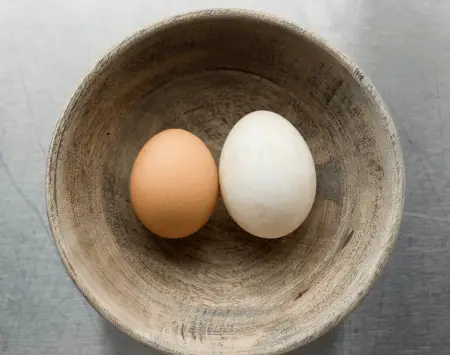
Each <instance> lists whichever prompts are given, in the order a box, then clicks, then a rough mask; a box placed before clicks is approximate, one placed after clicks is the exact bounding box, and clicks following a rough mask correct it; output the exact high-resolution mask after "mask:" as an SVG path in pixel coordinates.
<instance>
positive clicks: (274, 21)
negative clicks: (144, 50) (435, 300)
mask: <svg viewBox="0 0 450 355" xmlns="http://www.w3.org/2000/svg"><path fill="white" fill-rule="evenodd" d="M224 18H227V19H243V20H245V19H251V20H257V21H261V22H264V23H267V24H271V25H275V26H278V27H281V28H284V29H287V30H289V31H291V32H293V33H294V34H296V35H298V36H301V37H303V38H304V39H305V40H307V41H309V42H310V43H312V44H313V45H315V46H317V47H319V48H321V49H322V50H324V51H325V52H326V53H327V54H328V55H331V56H333V57H334V58H335V60H336V61H337V62H338V63H339V64H340V65H341V66H342V67H343V68H344V69H346V70H347V71H348V73H349V74H350V75H351V76H352V77H353V78H354V79H355V81H356V82H357V83H358V84H359V86H360V87H361V89H362V90H363V92H364V93H365V94H366V96H367V98H368V99H369V100H370V102H371V104H373V106H374V107H375V109H376V110H377V112H378V113H379V114H380V116H383V117H385V120H386V124H385V129H386V131H387V132H388V133H389V134H390V139H391V143H392V152H393V157H394V158H395V160H396V163H397V175H398V177H399V186H398V191H400V193H399V196H398V198H397V199H396V203H395V204H394V205H393V206H392V210H391V212H392V213H391V216H393V218H392V221H393V223H392V225H390V226H388V228H387V230H386V233H390V235H391V236H390V238H389V240H388V243H386V245H385V246H384V249H383V250H382V253H381V256H380V258H379V260H378V261H377V262H376V263H375V265H374V268H373V272H372V274H371V275H370V276H369V277H368V278H367V279H365V280H364V281H365V282H363V283H361V284H360V285H358V287H359V289H356V290H355V292H353V293H352V296H351V297H349V298H348V299H346V300H345V301H343V304H342V307H340V308H339V311H338V312H333V313H330V315H329V316H328V317H327V319H326V320H324V321H323V322H322V323H321V324H320V326H318V327H315V328H314V329H312V330H311V331H310V332H309V333H310V334H305V333H295V334H294V335H293V336H292V337H291V339H289V340H288V341H283V342H282V343H280V344H278V345H276V346H272V347H270V348H263V349H258V353H259V354H260V355H269V354H270V355H273V354H282V353H285V352H287V351H290V350H293V349H295V348H297V347H300V346H302V345H305V344H307V343H309V342H311V341H313V340H315V339H317V338H318V337H320V336H322V335H323V334H325V333H326V332H327V331H329V330H330V329H331V328H333V327H334V326H336V325H337V324H339V323H340V322H341V321H342V320H343V319H344V318H345V317H346V316H347V315H348V314H350V313H351V312H352V311H353V310H354V309H355V308H356V307H357V306H358V305H359V304H360V303H361V302H362V300H363V299H364V298H365V296H366V295H367V293H368V292H369V290H370V288H371V287H372V285H373V284H374V283H375V281H376V280H377V279H378V277H379V276H380V274H381V271H382V269H383V267H384V266H385V264H386V263H387V260H388V258H389V256H390V254H391V253H392V250H393V246H394V244H395V241H396V239H397V235H398V231H399V228H400V224H401V220H402V214H403V206H404V200H405V170H404V161H403V154H402V149H401V145H400V139H399V136H398V133H397V130H396V128H395V126H394V122H393V119H392V117H391V115H390V113H389V111H388V109H387V107H386V105H385V104H384V102H383V100H382V98H381V96H380V94H379V93H378V91H377V90H376V89H375V87H374V86H373V84H372V82H371V81H370V80H369V79H368V78H367V76H366V75H365V74H364V72H363V71H362V70H361V69H360V68H359V67H358V66H357V65H356V64H354V63H353V62H352V61H351V60H350V59H349V58H348V57H347V56H345V55H344V54H343V53H342V52H341V51H340V50H339V49H337V48H335V47H334V46H332V45H331V44H329V43H328V42H327V41H326V40H325V39H323V38H321V37H320V36H319V35H317V34H315V33H313V32H312V31H309V30H307V29H304V28H301V27H300V26H298V25H297V24H295V23H294V22H291V21H288V20H285V19H282V18H279V17H278V16H275V15H272V14H268V13H264V12H260V11H254V10H248V9H239V8H217V9H203V10H197V11H191V12H186V13H181V14H177V15H174V16H171V17H168V18H165V19H162V20H160V21H157V22H155V23H154V24H152V25H150V26H148V27H145V28H143V29H141V30H139V31H136V32H135V33H133V34H132V35H131V36H129V37H127V38H126V39H124V40H123V41H122V42H120V43H119V44H118V45H116V46H114V47H113V48H112V49H110V50H109V51H108V52H107V53H106V54H105V55H104V56H103V57H102V58H101V59H100V60H99V61H97V62H96V64H94V66H93V67H92V68H91V69H90V71H89V72H88V74H87V75H86V76H85V77H84V79H83V80H82V81H81V83H80V84H79V86H78V87H77V88H76V90H75V92H74V93H73V95H72V96H71V97H70V98H69V100H68V104H67V105H66V108H65V110H64V111H63V113H62V115H61V116H60V118H59V119H58V121H57V122H56V125H55V128H54V131H53V136H52V139H51V142H50V147H49V151H48V157H47V165H46V177H45V188H46V203H47V216H48V220H49V226H50V230H51V234H52V236H53V239H54V241H55V244H56V247H57V249H58V252H59V255H60V258H61V260H62V262H63V264H64V266H65V268H66V270H67V272H68V273H69V276H70V277H71V279H72V281H73V282H74V283H75V285H76V287H77V288H78V289H79V291H80V292H81V294H82V295H83V296H84V297H85V299H86V300H87V301H88V302H89V303H90V304H91V306H92V307H93V308H94V309H95V310H96V311H97V312H98V313H99V314H100V315H101V316H103V317H104V318H105V319H106V320H108V321H109V322H111V323H112V324H114V325H115V326H116V327H117V328H119V329H120V330H121V331H122V332H124V333H126V334H128V335H129V336H131V337H132V338H134V339H135V340H137V341H139V342H141V343H143V344H145V345H147V346H151V347H153V348H154V349H156V350H158V351H160V352H163V353H166V354H184V352H183V349H182V348H178V347H167V346H165V345H164V344H163V343H162V342H161V341H160V339H159V338H158V337H152V336H149V335H148V334H143V333H140V332H137V331H135V330H133V329H131V328H130V327H129V326H128V325H127V324H126V323H125V322H123V321H122V320H121V319H118V318H117V317H115V316H114V315H113V314H111V313H110V312H109V310H108V307H107V306H106V305H105V304H103V302H102V300H100V299H97V298H96V297H95V296H94V295H93V293H91V291H90V289H89V288H88V287H87V286H86V285H85V284H84V282H83V280H82V279H81V278H80V277H79V276H78V274H77V272H76V270H75V269H74V268H73V266H72V265H71V263H70V260H69V258H68V257H67V255H66V253H65V250H64V246H63V245H62V243H64V238H63V237H62V235H61V233H60V229H59V222H58V208H57V202H56V183H55V180H56V174H57V161H58V156H59V151H60V147H61V143H62V139H63V136H64V133H65V131H66V129H67V127H68V125H69V123H70V122H69V121H70V114H71V111H72V110H73V108H74V107H75V106H76V103H77V101H78V100H79V98H80V95H81V93H82V92H83V91H84V90H85V89H86V88H87V87H88V86H89V85H90V84H91V83H92V81H93V79H94V77H95V75H96V73H97V72H99V71H101V70H102V69H103V68H104V67H105V66H106V65H108V64H109V63H110V62H111V61H112V60H113V59H114V58H115V57H116V56H118V55H120V54H121V53H122V52H123V51H125V50H126V49H127V48H129V46H131V45H133V43H134V42H135V41H136V40H139V39H140V38H142V37H143V36H147V35H150V34H152V33H155V32H157V31H159V30H163V29H165V28H166V27H170V26H173V25H177V24H180V23H183V22H188V21H191V20H195V19H209V20H214V19H224ZM218 353H222V352H220V351H219V352H218Z"/></svg>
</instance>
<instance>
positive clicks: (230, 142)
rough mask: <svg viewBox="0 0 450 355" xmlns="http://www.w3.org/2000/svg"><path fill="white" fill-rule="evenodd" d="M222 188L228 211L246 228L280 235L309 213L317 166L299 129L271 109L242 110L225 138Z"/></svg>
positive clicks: (268, 235)
mask: <svg viewBox="0 0 450 355" xmlns="http://www.w3.org/2000/svg"><path fill="white" fill-rule="evenodd" d="M219 179H220V189H221V194H222V198H223V201H224V203H225V206H226V208H227V210H228V212H229V213H230V215H231V217H232V218H233V219H234V220H235V221H236V223H237V224H239V225H240V226H241V227H242V228H243V229H245V230H246V231H247V232H249V233H251V234H253V235H255V236H258V237H262V238H279V237H282V236H285V235H287V234H289V233H291V232H292V231H294V230H295V229H296V228H297V227H299V226H300V224H301V223H302V222H303V221H304V220H305V219H306V217H307V216H308V214H309V212H310V210H311V208H312V206H313V203H314V198H315V195H316V171H315V167H314V161H313V158H312V155H311V152H310V150H309V148H308V146H307V144H306V142H305V140H304V139H303V137H302V136H301V134H300V132H298V130H297V129H296V128H295V127H294V126H293V125H292V124H291V123H290V122H289V121H287V120H286V119H285V118H283V117H281V116H280V115H278V114H275V113H273V112H269V111H255V112H252V113H250V114H248V115H246V116H244V117H243V118H242V119H241V120H239V121H238V123H237V124H236V125H235V126H234V127H233V128H232V130H231V131H230V133H229V135H228V137H227V138H226V140H225V143H224V146H223V149H222V153H221V156H220V163H219Z"/></svg>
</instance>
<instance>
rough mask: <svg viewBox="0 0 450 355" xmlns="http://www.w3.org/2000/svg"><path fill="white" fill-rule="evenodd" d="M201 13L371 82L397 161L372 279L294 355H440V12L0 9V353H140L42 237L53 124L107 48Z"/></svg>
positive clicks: (352, 6)
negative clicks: (389, 222)
mask: <svg viewBox="0 0 450 355" xmlns="http://www.w3.org/2000/svg"><path fill="white" fill-rule="evenodd" d="M204 7H246V8H251V9H256V10H262V11H267V12H270V13H272V14H275V15H279V16H282V17H285V18H288V19H290V20H293V21H296V22H297V23H298V24H300V25H301V26H303V27H306V28H309V29H311V30H315V31H317V32H318V33H319V34H321V35H322V36H324V37H325V38H327V39H328V40H329V41H330V42H331V43H332V44H334V45H336V46H338V47H339V48H341V49H342V50H343V51H344V52H345V53H346V54H348V55H349V57H351V58H353V59H354V61H355V62H356V63H358V64H359V65H360V66H361V67H362V68H363V69H364V71H365V72H366V73H367V74H368V75H369V77H370V78H371V79H372V80H373V82H374V83H375V85H376V86H377V88H378V90H379V91H380V93H381V94H382V96H383V97H384V98H385V100H386V101H387V103H388V106H389V108H390V109H391V112H392V115H393V116H394V119H395V122H396V125H397V129H398V131H399V133H400V137H401V142H402V146H403V151H404V157H405V164H406V173H407V177H406V179H407V181H406V182H407V190H406V195H407V198H406V206H405V215H404V219H403V224H402V227H401V231H400V235H399V239H398V242H397V245H396V248H395V250H394V253H393V255H392V257H391V259H390V261H389V264H388V266H387V267H386V269H385V270H384V272H383V274H382V276H381V278H380V279H379V280H378V282H377V283H376V285H375V287H374V288H373V290H372V291H371V292H370V294H369V295H368V296H367V298H366V299H365V301H364V302H363V303H362V304H361V305H360V306H359V308H358V309H357V310H356V311H355V312H354V313H353V314H352V315H350V316H349V317H348V318H347V319H346V320H345V322H343V323H342V324H341V325H340V326H338V327H337V328H335V329H334V330H333V331H332V332H330V333H329V334H327V335H325V336H324V337H322V338H321V339H319V340H317V341H315V342H314V343H312V344H310V345H308V346H306V347H304V348H302V349H299V350H297V351H295V352H293V353H292V354H293V355H294V354H295V355H339V354H348V355H352V354H355V355H356V354H358V355H359V354H373V355H384V354H390V355H399V354H405V355H411V354H413V355H415V354H433V355H439V354H443V355H447V354H448V353H449V351H450V350H449V348H450V336H449V328H450V241H449V240H448V239H449V238H450V217H449V214H450V22H449V21H448V19H449V18H450V2H448V1H443V0H442V1H438V0H435V1H425V0H414V1H413V0H409V1H406V0H405V1H390V0H373V1H370V0H367V1H363V0H360V1H358V0H328V1H325V0H323V1H320V2H319V1H306V0H305V1H297V2H293V1H289V0H277V1H256V0H253V1H251V0H239V1H237V0H229V1H225V0H216V1H208V0H197V1H193V2H189V1H187V0H182V1H170V0H166V1H163V2H160V3H159V5H155V3H153V2H151V1H145V0H142V1H137V0H135V1H119V0H114V1H113V0H109V1H108V0H102V1H91V0H82V1H81V0H80V1H56V0H55V1H51V0H41V1H34V0H20V1H17V0H0V354H1V355H3V354H5V355H6V354H13V355H19V354H33V355H35V354H48V355H56V354H58V355H64V354H68V355H82V354H89V355H96V354H102V355H103V354H105V355H106V354H108V355H122V354H127V355H129V354H131V355H144V354H145V355H151V354H157V353H156V352H155V351H153V350H150V349H147V348H146V347H144V346H143V345H140V344H138V343H136V342H135V341H133V340H132V339H130V338H128V337H127V336H125V335H123V334H121V333H120V332H119V331H118V330H116V329H115V328H113V327H112V326H110V325H109V324H108V323H107V322H106V321H104V320H103V319H102V318H101V317H100V316H98V315H97V313H96V312H95V311H94V310H93V309H92V308H91V307H90V306H89V305H88V304H87V302H86V301H85V300H84V299H83V297H82V296H81V295H80V293H79V292H78V290H77V289H76V288H75V286H74V285H73V284H72V282H71V281H70V279H69V278H68V276H67V274H66V271H65V270H64V268H63V266H62V263H61V262H60V260H59V256H58V255H57V252H56V248H55V247H54V245H53V241H52V239H51V237H50V235H49V230H48V223H47V219H46V212H45V200H44V171H45V159H46V153H47V148H48V144H49V141H50V138H51V133H52V129H53V125H54V124H55V121H56V119H57V118H58V117H59V114H60V112H61V111H62V109H63V108H64V105H65V103H66V101H67V99H68V98H69V96H70V95H71V93H72V91H73V90H74V88H75V87H76V86H77V85H78V83H79V82H80V80H81V79H82V77H83V76H84V75H85V74H86V72H87V70H88V69H89V68H90V67H91V66H92V65H93V64H94V62H95V61H96V60H97V59H98V58H100V56H101V55H102V54H103V53H104V52H105V51H106V50H107V49H109V48H110V47H111V46H112V45H114V44H116V43H117V42H119V41H120V40H122V39H123V38H124V37H125V36H127V35H129V34H131V33H132V32H133V31H135V30H137V29H139V28H141V27H143V26H145V25H147V24H149V23H151V22H153V21H155V20H157V19H160V18H162V17H164V16H168V15H172V14H175V13H177V12H183V11H187V10H193V9H198V8H204Z"/></svg>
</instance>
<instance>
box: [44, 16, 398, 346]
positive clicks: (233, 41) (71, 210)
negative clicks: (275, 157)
mask: <svg viewBox="0 0 450 355" xmlns="http://www.w3.org/2000/svg"><path fill="white" fill-rule="evenodd" d="M258 109H267V110H272V111H275V112H277V113H279V114H281V115H283V116H284V117H286V118H287V119H289V120H290V121H291V122H292V123H293V124H294V125H295V126H296V127H297V128H298V129H299V130H300V132H301V133H302V135H303V136H304V137H305V139H306V140H307V142H308V144H309V146H310V148H311V151H312V154H313V156H314V159H315V162H316V170H317V173H318V192H317V198H316V202H315V205H314V207H313V210H312V212H311V214H310V216H309V218H308V219H307V220H306V222H305V223H304V224H303V225H302V226H301V227H300V228H299V230H297V231H296V232H294V233H293V234H292V235H290V236H288V237H286V238H282V239H279V240H262V239H257V238H255V237H251V236H249V235H247V234H246V233H245V232H243V231H242V230H241V229H239V228H238V227H237V226H236V225H235V224H234V223H233V222H232V220H231V219H230V218H229V216H228V215H227V214H226V212H225V210H224V208H223V205H222V204H221V203H220V202H219V205H218V208H217V211H216V213H215V214H214V215H213V216H212V218H211V221H210V222H209V223H208V225H207V226H206V227H205V228H203V229H202V230H201V231H200V232H199V233H198V234H197V235H194V236H192V237H190V238H186V239H182V240H163V239H160V238H157V237H155V236H153V235H151V234H150V233H149V232H147V231H146V230H145V229H144V228H143V227H142V226H141V225H140V224H139V222H138V221H137V219H136V218H135V216H134V214H133V212H132V209H131V206H130V202H129V196H128V176H129V172H130V169H131V166H132V163H133V159H134V158H135V156H136V154H137V152H138V150H139V148H140V147H141V146H142V144H143V143H144V142H145V141H146V140H147V139H148V138H150V137H151V136H152V135H153V134H155V133H156V132H158V131H160V130H161V129H164V128H169V127H180V128H184V129H187V130H189V131H191V132H193V133H195V134H197V135H198V136H200V137H201V138H202V139H203V140H204V141H205V142H206V144H207V145H208V146H209V148H210V149H211V150H212V152H213V155H214V156H215V158H216V159H217V158H218V156H219V154H220V148H221V145H222V144H223V141H224V139H225V137H226V135H227V133H228V131H229V129H230V128H231V127H232V125H233V124H234V123H235V122H236V121H237V120H238V119H239V118H240V117H241V116H242V115H244V114H246V113H248V112H250V111H253V110H258ZM403 189H404V172H403V161H402V156H401V151H400V146H399V142H398V137H397V133H396V131H395V128H394V125H393V123H392V120H391V118H390V116H389V114H388V112H387V110H386V108H385V106H384V104H383V103H382V102H381V99H380V98H379V96H378V94H377V93H376V91H375V89H374V88H373V87H372V85H371V84H370V82H369V81H368V80H367V78H366V77H365V76H364V74H363V73H362V72H361V71H360V70H359V69H358V68H357V67H356V66H354V65H353V64H351V63H350V62H349V61H348V59H346V58H345V57H344V56H343V55H342V54H341V53H340V52H338V51H337V50H335V49H332V48H330V47H329V46H328V45H327V44H326V43H325V42H324V41H323V40H321V39H318V38H317V37H316V36H314V35H312V34H311V33H309V32H307V31H304V30H301V29H299V28H297V27H295V26H294V25H293V24H291V23H288V22H285V21H281V20H278V19H274V18H273V17H270V16H267V15H264V14H259V13H254V12H249V11H243V10H211V11H202V12H196V13H190V14H187V15H181V16H177V17H174V18H171V19H169V20H166V21H163V22H160V23H158V24H156V25H155V26H153V27H150V28H147V29H144V30H142V31H140V32H138V33H137V34H135V35H134V36H132V37H130V38H129V39H127V40H125V41H124V42H123V43H122V44H120V45H119V46H118V47H116V48H115V49H114V50H113V51H111V52H110V53H109V54H107V55H106V56H105V57H104V58H103V59H102V60H101V61H100V62H99V63H98V64H97V65H96V67H95V68H94V69H93V70H92V71H91V72H90V73H89V74H88V76H87V77H86V79H85V80H84V81H83V83H82V84H81V85H80V87H79V88H78V90H77V92H76V93H75V94H74V96H73V97H72V99H71V101H70V103H69V105H68V107H67V110H66V111H65V113H64V114H63V116H62V118H61V119H60V121H59V123H58V125H57V127H56V129H55V133H54V137H53V141H52V145H51V152H50V155H49V158H48V165H47V202H48V214H49V220H50V225H51V229H52V232H53V236H54V238H55V241H56V244H57V247H58V250H59V252H60V254H61V257H62V260H63V262H64V264H65V265H66V267H67V270H68V272H69V274H70V275H71V277H72V278H73V279H74V281H75V283H76V285H77V286H78V287H79V289H80V290H81V292H82V293H83V294H84V295H85V296H86V298H87V299H88V300H89V302H90V303H91V304H92V305H93V306H94V307H95V308H96V309H97V310H98V311H99V312H100V313H101V314H102V315H103V316H105V317H106V318H107V319H108V320H110V321H111V322H112V323H114V324H116V325H117V326H118V327H119V328H120V329H122V330H123V331H124V332H126V333H128V334H129V335H131V336H133V337H134V338H136V339H138V340H140V341H142V342H143V343H145V344H148V345H151V346H153V347H155V348H157V349H159V350H160V351H164V352H167V353H174V354H276V353H282V352H285V351H288V350H290V349H293V348H295V347H297V346H300V345H303V344H305V343H307V342H309V341H311V340H312V339H314V338H316V337H318V336H319V335H321V334H323V333H324V332H326V331H327V330H329V329H330V328H331V327H332V326H334V325H335V324H337V323H338V322H339V321H340V320H342V319H343V318H344V317H345V316H346V315H347V314H348V313H349V312H350V311H351V310H352V309H354V308H355V307H356V305H357V304H358V303H359V302H360V301H361V300H362V298H363V297H364V295H365V294H366V293H367V291H368V289H369V287H370V286H371V284H372V283H373V281H374V280H375V279H376V277H377V276H378V275H379V273H380V271H381V268H382V267H383V265H384V264H385V262H386V259H387V257H388V255H389V254H390V252H391V249H392V246H393V243H394V241H395V237H396V234H397V231H398V227H399V223H400V219H401V213H402V207H403Z"/></svg>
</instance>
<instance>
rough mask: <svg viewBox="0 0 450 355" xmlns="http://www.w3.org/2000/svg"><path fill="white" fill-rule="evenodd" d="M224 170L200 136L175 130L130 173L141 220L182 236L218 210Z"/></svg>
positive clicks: (156, 140)
mask: <svg viewBox="0 0 450 355" xmlns="http://www.w3.org/2000/svg"><path fill="white" fill-rule="evenodd" d="M218 189H219V182H218V172H217V167H216V164H215V162H214V159H213V157H212V155H211V152H210V151H209V150H208V148H207V146H206V145H205V144H204V143H203V141H201V140H200V138H198V137H196V136H195V135H193V134H191V133H189V132H187V131H184V130H181V129H170V130H166V131H163V132H160V133H158V134H157V135H155V136H154V137H152V138H151V139H150V140H149V141H148V142H147V143H146V144H145V145H144V147H143V148H142V149H141V151H140V152H139V154H138V156H137V158H136V161H135V163H134V165H133V168H132V171H131V176H130V197H131V203H132V206H133V209H134V211H135V212H136V215H137V217H138V218H139V220H140V221H141V222H142V223H143V224H144V225H145V226H146V227H147V228H148V229H149V230H150V231H152V232H154V233H155V234H157V235H159V236H161V237H166V238H181V237H185V236H188V235H190V234H192V233H194V232H196V231H197V230H198V229H200V228H201V227H202V226H203V225H204V224H205V223H206V222H207V221H208V218H209V216H210V215H211V214H212V212H213V210H214V207H215V205H216V199H217V194H218Z"/></svg>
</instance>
